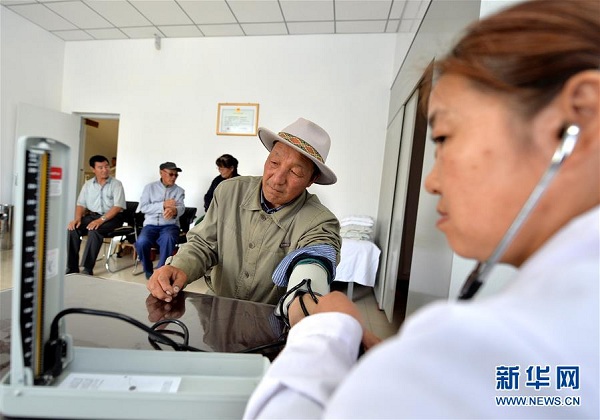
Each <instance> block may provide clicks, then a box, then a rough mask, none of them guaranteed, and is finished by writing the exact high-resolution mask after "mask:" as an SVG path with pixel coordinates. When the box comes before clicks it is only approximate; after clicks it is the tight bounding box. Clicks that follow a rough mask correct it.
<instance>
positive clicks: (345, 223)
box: [340, 216, 374, 241]
mask: <svg viewBox="0 0 600 420" xmlns="http://www.w3.org/2000/svg"><path fill="white" fill-rule="evenodd" d="M373 225H374V221H373V218H372V217H370V216H347V217H344V218H343V219H341V220H340V236H341V237H342V238H346V239H357V240H364V241H372V240H373Z"/></svg>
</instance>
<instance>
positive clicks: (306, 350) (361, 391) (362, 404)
mask: <svg viewBox="0 0 600 420" xmlns="http://www.w3.org/2000/svg"><path fill="white" fill-rule="evenodd" d="M599 219H600V207H596V208H595V209H593V210H591V211H589V212H587V213H586V214H584V215H582V216H580V217H579V218H577V219H576V220H574V221H572V222H571V223H570V224H569V225H568V226H566V227H564V228H563V229H562V230H561V231H560V232H558V233H557V234H556V235H555V236H554V237H553V238H551V239H550V240H549V241H548V242H547V243H546V244H545V245H544V246H543V247H542V248H541V249H540V250H539V251H538V252H537V253H536V254H535V255H533V256H532V257H531V258H530V259H529V260H528V261H527V262H526V263H525V264H524V265H523V266H522V267H521V269H520V270H519V273H518V275H517V276H516V278H515V279H514V281H512V282H511V284H510V285H508V287H507V288H506V289H505V290H503V291H502V292H500V293H498V294H497V295H495V296H491V297H488V298H482V299H480V300H477V301H472V302H440V303H435V304H432V305H429V306H428V307H426V308H424V309H422V310H421V311H419V312H418V313H416V314H415V315H414V316H412V317H410V318H409V319H407V321H406V322H405V324H404V326H403V327H402V328H401V330H400V332H399V334H397V335H396V336H395V337H392V338H390V339H388V340H386V341H385V342H384V343H382V344H380V345H379V346H377V347H376V348H374V349H373V350H371V351H370V352H368V353H367V354H366V355H365V356H364V357H363V358H362V359H361V360H359V362H358V363H356V362H355V359H356V357H357V350H358V346H359V342H360V337H361V330H360V326H359V324H358V322H357V321H356V320H354V319H353V318H351V317H350V316H348V315H345V314H340V313H324V314H318V315H314V316H310V317H307V318H306V319H304V320H302V321H301V322H300V323H299V324H298V325H297V326H295V327H294V328H292V330H291V332H290V335H289V338H288V344H287V346H286V348H285V349H284V350H283V352H282V353H281V354H280V355H279V357H278V358H277V359H276V360H275V361H274V363H273V364H272V366H271V367H270V369H269V371H268V372H267V374H266V376H265V378H264V379H263V381H262V382H261V384H260V385H259V387H258V388H257V389H256V391H255V392H254V394H253V396H252V398H251V399H250V402H249V404H248V406H247V408H246V413H245V417H246V418H278V419H283V418H303V419H304V418H361V419H366V418H371V419H388V418H576V417H577V418H596V419H597V418H599V417H600V411H599V402H598V401H599V389H598V387H599V385H598V382H599V376H600V372H599V367H598V360H599V358H600V355H599V342H600V338H599V329H600V328H599V317H600V316H599V287H598V283H599V281H600V267H599V254H600V251H599V242H600V231H599V228H598V224H599ZM502 366H504V367H513V369H514V366H516V367H517V368H516V370H517V372H518V373H519V380H518V383H519V388H518V389H514V386H515V385H514V384H512V385H511V386H512V387H513V388H512V389H497V386H498V385H499V383H500V377H499V376H498V375H497V374H498V372H499V370H498V368H499V367H502ZM546 366H548V367H549V372H548V373H547V374H546V373H543V369H545V367H546ZM567 366H576V367H578V368H579V389H572V388H570V387H569V386H572V385H574V382H570V383H567V382H563V383H562V385H561V386H562V389H557V387H558V385H559V382H560V381H561V378H559V375H558V373H557V369H558V368H559V367H560V368H563V367H567ZM529 367H532V369H533V370H532V372H533V374H534V376H531V377H529V378H528V375H527V369H528V368H529ZM537 369H542V373H543V374H542V375H541V376H536V375H535V372H536V370H537ZM563 378H564V377H563ZM534 379H543V380H542V382H541V386H540V388H539V389H535V386H533V383H532V382H531V381H532V380H534ZM546 379H548V386H546ZM528 382H529V384H528ZM507 396H525V397H527V399H526V400H524V401H526V403H527V404H529V406H517V405H515V404H516V403H514V402H513V405H511V406H502V405H498V403H497V400H496V397H507ZM528 397H532V398H528ZM539 397H541V398H539ZM556 397H560V402H561V403H563V404H564V403H566V402H567V403H577V402H579V405H578V406H561V407H556V406H550V405H548V404H549V403H550V401H551V402H552V403H554V404H556V403H558V402H559V400H558V399H557V398H556ZM534 402H535V403H536V404H538V405H535V406H531V404H532V403H534Z"/></svg>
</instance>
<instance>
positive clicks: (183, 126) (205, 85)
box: [62, 34, 396, 217]
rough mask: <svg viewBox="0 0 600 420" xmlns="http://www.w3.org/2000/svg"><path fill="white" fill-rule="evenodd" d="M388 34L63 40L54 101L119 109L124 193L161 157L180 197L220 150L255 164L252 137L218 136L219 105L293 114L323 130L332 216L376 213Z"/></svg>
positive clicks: (391, 41)
mask: <svg viewBox="0 0 600 420" xmlns="http://www.w3.org/2000/svg"><path fill="white" fill-rule="evenodd" d="M395 40H396V35H395V34H381V35H335V36H317V35H315V36H313V35H310V36H284V37H279V36H273V37H235V38H220V39H219V38H200V39H176V40H171V39H163V40H162V49H161V50H156V49H155V48H154V40H126V41H93V42H70V43H67V45H66V52H65V71H64V91H63V103H62V109H63V111H65V112H89V113H110V114H120V128H119V146H118V162H119V163H118V167H117V168H118V169H117V178H119V179H121V180H122V181H123V183H124V185H125V192H126V196H127V198H128V199H129V200H138V199H139V196H140V194H141V191H142V188H143V186H144V185H145V184H146V183H148V182H150V181H153V180H154V179H157V177H158V165H159V164H160V163H161V162H164V161H166V160H171V161H174V162H176V163H177V164H178V165H179V166H181V167H182V168H183V173H182V175H181V176H180V178H179V181H178V183H179V184H180V185H181V186H182V187H184V188H185V189H186V198H187V204H188V205H189V206H196V207H198V208H202V197H203V195H204V193H205V192H206V190H207V188H208V186H209V185H210V181H211V180H212V178H214V177H215V176H216V175H217V171H216V168H215V163H214V161H215V159H216V158H217V157H218V156H219V155H221V154H223V153H230V154H232V155H234V156H235V157H236V158H237V159H238V160H239V161H240V166H239V172H240V173H241V174H245V175H246V174H253V175H254V174H255V175H260V174H261V173H262V165H263V163H264V160H265V158H266V156H267V154H268V153H267V151H266V149H264V147H263V146H262V144H261V143H260V141H259V140H258V138H257V137H230V136H217V135H216V134H215V131H216V119H217V104H218V103H219V102H257V103H259V104H260V120H259V125H260V126H265V127H267V128H269V129H272V130H274V131H279V130H280V129H282V128H284V127H285V126H287V125H288V124H289V123H291V122H293V121H294V120H295V119H296V118H298V117H300V116H302V117H306V118H308V119H312V120H314V121H315V122H316V123H318V124H320V125H321V126H322V127H323V128H325V129H326V130H327V131H328V132H329V134H330V136H331V138H332V148H331V151H330V154H329V158H328V159H327V164H328V165H329V166H330V167H331V168H332V169H333V170H334V171H335V172H336V174H337V175H338V183H337V184H336V185H333V186H316V185H315V186H313V187H311V188H310V191H311V192H313V193H317V194H318V195H319V197H320V199H321V201H322V202H323V203H324V204H326V205H327V206H328V207H329V208H330V209H331V210H332V211H333V212H334V213H335V214H336V215H337V216H338V217H343V216H345V215H347V214H356V213H358V214H369V215H372V216H375V215H376V214H377V205H378V197H379V185H380V179H381V162H382V160H383V149H384V142H385V133H386V125H387V112H388V111H387V108H388V103H389V88H390V85H391V82H392V70H393V65H394V49H395Z"/></svg>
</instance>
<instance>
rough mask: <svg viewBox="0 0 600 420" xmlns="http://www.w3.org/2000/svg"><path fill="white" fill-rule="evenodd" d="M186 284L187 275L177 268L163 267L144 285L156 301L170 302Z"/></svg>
mask: <svg viewBox="0 0 600 420" xmlns="http://www.w3.org/2000/svg"><path fill="white" fill-rule="evenodd" d="M186 283H187V275H186V274H185V273H184V272H183V270H180V269H179V268H176V267H173V266H170V265H163V266H162V267H160V268H159V269H158V270H156V271H155V272H154V274H152V277H150V279H149V280H148V283H146V287H147V288H148V291H149V292H150V293H151V294H152V296H154V297H155V298H157V299H160V300H164V301H165V302H171V301H172V300H173V298H174V297H176V296H177V293H179V291H180V290H181V289H183V287H184V286H185V284H186Z"/></svg>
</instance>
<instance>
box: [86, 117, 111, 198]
mask: <svg viewBox="0 0 600 420" xmlns="http://www.w3.org/2000/svg"><path fill="white" fill-rule="evenodd" d="M80 115H81V132H82V133H83V135H82V147H81V154H80V156H81V161H80V162H79V183H78V185H79V189H80V188H81V186H83V184H84V183H85V181H87V180H88V179H90V178H91V177H93V176H94V174H93V172H91V170H90V165H89V159H90V157H91V156H93V155H102V156H106V158H107V159H108V161H109V163H110V165H111V176H114V177H116V175H117V173H116V165H117V162H118V156H117V151H118V144H119V116H118V115H111V114H102V115H98V114H80Z"/></svg>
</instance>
